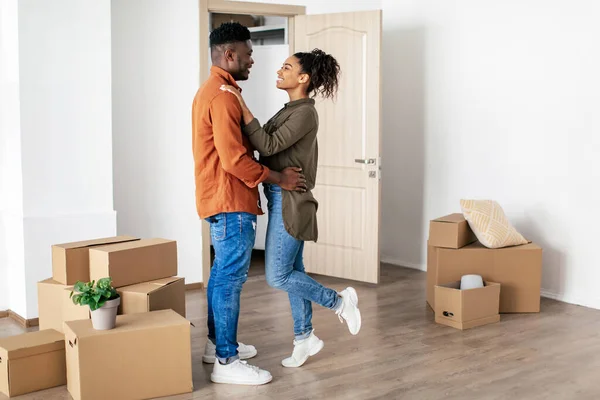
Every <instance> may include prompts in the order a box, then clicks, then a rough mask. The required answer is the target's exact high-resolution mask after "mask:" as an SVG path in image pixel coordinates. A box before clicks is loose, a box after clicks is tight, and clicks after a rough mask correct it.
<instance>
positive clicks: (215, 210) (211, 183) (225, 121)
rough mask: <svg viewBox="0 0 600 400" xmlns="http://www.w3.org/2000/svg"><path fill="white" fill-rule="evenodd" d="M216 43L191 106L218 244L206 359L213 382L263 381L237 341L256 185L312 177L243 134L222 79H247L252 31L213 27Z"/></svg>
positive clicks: (202, 197) (294, 186)
mask: <svg viewBox="0 0 600 400" xmlns="http://www.w3.org/2000/svg"><path fill="white" fill-rule="evenodd" d="M210 48H211V59H212V65H213V66H212V68H211V71H210V77H209V78H208V80H207V81H206V82H204V83H203V85H202V86H201V87H200V89H199V90H198V92H197V93H196V96H195V98H194V103H193V105H192V130H193V138H192V145H193V152H194V161H195V180H196V208H197V210H198V214H199V215H200V217H201V218H203V219H206V220H207V221H208V222H209V223H210V234H211V239H212V243H213V247H214V249H215V260H214V264H213V267H212V270H211V273H210V280H209V283H208V287H207V297H208V342H207V344H206V348H205V354H204V357H203V361H205V362H208V363H210V362H213V363H214V367H213V372H212V374H211V380H212V381H213V382H216V383H232V384H245V385H261V384H265V383H268V382H270V381H271V379H272V376H271V374H270V373H269V372H267V371H264V370H261V369H259V368H257V367H253V366H251V365H248V364H247V363H246V362H241V361H240V359H247V358H251V357H254V356H255V355H256V349H255V348H254V347H253V346H246V345H244V344H242V343H238V342H237V325H238V317H239V311H240V293H241V290H242V285H243V284H244V282H245V281H246V278H247V276H248V275H247V274H248V268H249V266H250V256H251V253H252V248H253V247H254V240H255V235H256V216H257V215H259V214H262V210H261V209H260V202H259V194H258V189H257V186H258V184H259V183H261V182H268V183H275V184H277V185H279V186H281V187H282V188H283V189H286V190H297V191H304V190H305V189H306V184H305V183H306V180H305V178H304V176H303V175H302V174H300V169H299V168H286V169H285V170H283V171H282V172H281V173H279V172H276V171H272V170H269V169H268V168H267V167H265V166H262V165H261V164H259V163H257V162H256V161H255V160H254V158H253V149H252V147H251V145H250V142H249V141H248V139H247V138H246V137H245V136H243V135H242V131H241V126H240V124H241V122H242V110H241V107H240V105H239V102H238V101H237V99H236V98H235V97H234V96H233V95H231V93H227V92H224V91H222V90H220V87H221V85H223V84H227V85H232V86H234V87H236V88H238V89H239V86H238V85H237V84H236V81H241V80H246V79H248V76H249V74H250V68H251V67H252V64H253V63H254V61H253V60H252V42H251V41H250V31H249V30H248V29H247V28H246V27H244V26H242V25H240V24H238V23H225V24H223V25H221V26H220V27H219V28H217V29H215V30H214V31H213V32H212V33H211V35H210ZM215 356H216V357H215ZM215 359H216V360H215Z"/></svg>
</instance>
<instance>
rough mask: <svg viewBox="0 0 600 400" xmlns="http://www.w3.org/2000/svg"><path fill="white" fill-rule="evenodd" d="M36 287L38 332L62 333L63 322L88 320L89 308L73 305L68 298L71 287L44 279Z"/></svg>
mask: <svg viewBox="0 0 600 400" xmlns="http://www.w3.org/2000/svg"><path fill="white" fill-rule="evenodd" d="M37 287H38V314H39V324H40V330H43V329H54V330H57V331H58V332H61V333H63V332H64V331H63V322H65V321H74V320H79V319H89V318H90V309H89V307H87V306H80V305H77V304H73V301H72V300H71V298H70V295H71V290H72V289H73V286H68V285H62V284H60V283H59V282H56V281H55V280H53V279H46V280H43V281H41V282H38V284H37Z"/></svg>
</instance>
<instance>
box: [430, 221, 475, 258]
mask: <svg viewBox="0 0 600 400" xmlns="http://www.w3.org/2000/svg"><path fill="white" fill-rule="evenodd" d="M476 240H477V237H476V236H475V233H473V231H472V230H471V228H470V227H469V223H468V222H467V220H466V219H465V217H464V216H463V215H462V214H450V215H446V216H445V217H441V218H438V219H434V220H432V221H430V222H429V244H431V245H432V246H434V247H446V248H450V249H460V248H461V247H464V246H466V245H468V244H469V243H473V242H475V241H476Z"/></svg>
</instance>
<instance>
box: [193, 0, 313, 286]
mask: <svg viewBox="0 0 600 400" xmlns="http://www.w3.org/2000/svg"><path fill="white" fill-rule="evenodd" d="M199 11H200V20H199V22H200V23H199V29H200V32H198V34H199V36H200V83H202V82H204V81H205V80H206V79H208V75H209V72H210V68H209V66H208V45H209V43H208V34H205V32H202V31H203V30H206V28H207V27H208V22H209V14H210V13H223V14H254V15H275V16H281V17H288V44H289V46H290V55H292V54H294V31H295V25H294V17H295V16H296V15H305V14H306V7H304V6H293V5H283V4H268V3H251V2H240V1H229V0H199ZM210 243H211V241H210V225H209V224H208V222H206V221H202V283H203V284H204V287H206V286H207V285H208V279H209V278H210V269H211V267H212V263H211V257H210Z"/></svg>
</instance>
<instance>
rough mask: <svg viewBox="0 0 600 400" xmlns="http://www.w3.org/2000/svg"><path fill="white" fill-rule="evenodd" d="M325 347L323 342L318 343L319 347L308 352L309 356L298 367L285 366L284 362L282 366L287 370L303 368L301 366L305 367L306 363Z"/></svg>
mask: <svg viewBox="0 0 600 400" xmlns="http://www.w3.org/2000/svg"><path fill="white" fill-rule="evenodd" d="M323 347H325V342H323V341H322V340H319V342H318V343H317V345H316V346H315V347H313V348H312V349H310V351H309V352H308V355H307V356H306V357H305V358H304V360H302V362H301V363H299V364H298V365H285V364H284V363H283V361H282V362H281V365H283V366H284V367H286V368H298V367H301V366H303V365H304V363H305V362H306V361H307V360H308V358H309V357H312V356H314V355H317V354H318V353H319V352H320V351H321V350H323Z"/></svg>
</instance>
